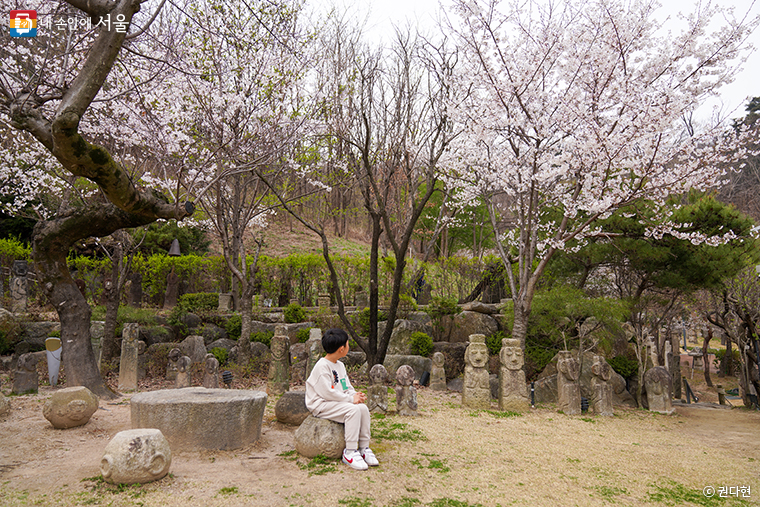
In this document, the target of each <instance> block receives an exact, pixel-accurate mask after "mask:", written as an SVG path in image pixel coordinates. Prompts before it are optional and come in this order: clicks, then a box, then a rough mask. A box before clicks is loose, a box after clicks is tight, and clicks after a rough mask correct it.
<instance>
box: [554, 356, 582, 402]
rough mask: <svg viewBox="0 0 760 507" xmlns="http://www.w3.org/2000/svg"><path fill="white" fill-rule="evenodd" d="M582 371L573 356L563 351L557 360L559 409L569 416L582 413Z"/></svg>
mask: <svg viewBox="0 0 760 507" xmlns="http://www.w3.org/2000/svg"><path fill="white" fill-rule="evenodd" d="M580 374H581V370H580V367H579V363H578V361H577V360H576V359H575V358H574V357H573V355H572V354H571V353H570V352H569V351H567V350H563V351H560V353H559V359H558V360H557V408H559V410H561V411H563V412H564V413H566V414H568V415H577V414H580V413H581V386H580V383H579V382H578V379H579V378H580Z"/></svg>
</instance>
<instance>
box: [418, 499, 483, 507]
mask: <svg viewBox="0 0 760 507" xmlns="http://www.w3.org/2000/svg"><path fill="white" fill-rule="evenodd" d="M425 505H430V506H431V507H483V504H482V503H473V504H469V503H467V502H464V501H462V500H454V499H453V498H438V499H436V500H433V501H432V502H430V503H428V504H425Z"/></svg>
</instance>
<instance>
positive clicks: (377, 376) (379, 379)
mask: <svg viewBox="0 0 760 507" xmlns="http://www.w3.org/2000/svg"><path fill="white" fill-rule="evenodd" d="M369 380H370V383H371V384H372V385H375V386H377V385H381V384H384V383H385V382H386V381H387V380H388V370H386V369H385V366H383V365H382V364H376V365H375V366H373V367H372V368H371V369H370V370H369Z"/></svg>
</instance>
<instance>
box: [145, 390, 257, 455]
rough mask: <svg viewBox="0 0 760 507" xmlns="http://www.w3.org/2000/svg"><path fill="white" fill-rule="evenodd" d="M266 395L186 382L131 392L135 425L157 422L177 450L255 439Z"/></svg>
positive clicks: (226, 445)
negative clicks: (185, 384) (178, 386)
mask: <svg viewBox="0 0 760 507" xmlns="http://www.w3.org/2000/svg"><path fill="white" fill-rule="evenodd" d="M266 403H267V395H266V394H265V393H262V392H261V391H248V390H242V389H206V388H203V387H187V388H185V389H165V390H161V391H151V392H147V393H138V394H136V395H134V396H132V400H131V415H132V427H133V428H157V429H159V430H161V432H162V433H163V434H164V436H165V437H166V438H167V439H168V440H169V443H170V444H171V446H172V448H173V449H175V450H178V449H182V450H201V449H220V450H227V449H238V448H240V447H245V446H247V445H249V444H251V443H253V442H255V441H257V440H258V439H259V437H260V436H261V424H262V420H263V417H264V409H265V408H266Z"/></svg>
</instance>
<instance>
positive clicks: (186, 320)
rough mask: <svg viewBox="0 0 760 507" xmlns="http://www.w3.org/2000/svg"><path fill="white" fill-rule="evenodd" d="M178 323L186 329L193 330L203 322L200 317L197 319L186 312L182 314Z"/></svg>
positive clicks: (192, 314) (194, 315)
mask: <svg viewBox="0 0 760 507" xmlns="http://www.w3.org/2000/svg"><path fill="white" fill-rule="evenodd" d="M179 321H180V322H182V323H183V324H184V325H185V326H187V329H190V330H192V329H195V328H197V327H199V326H200V325H201V323H202V322H203V321H202V320H201V318H200V317H198V316H197V315H196V314H194V313H192V312H187V313H185V314H183V315H182V316H181V317H180V319H179Z"/></svg>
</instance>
